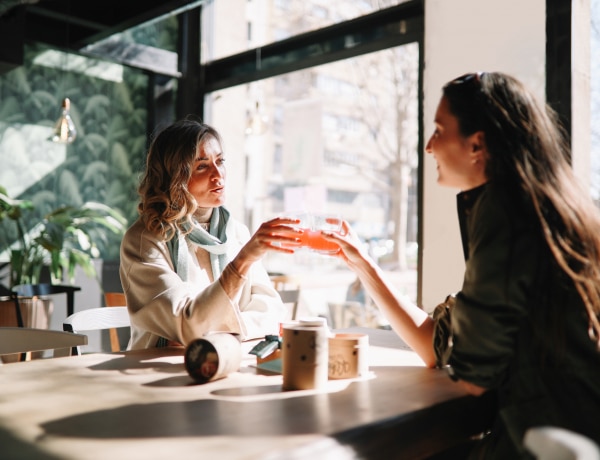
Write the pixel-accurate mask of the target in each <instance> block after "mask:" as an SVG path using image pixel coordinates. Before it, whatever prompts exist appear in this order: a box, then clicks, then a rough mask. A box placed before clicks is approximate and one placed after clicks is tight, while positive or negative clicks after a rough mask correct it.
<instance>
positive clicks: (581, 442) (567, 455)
mask: <svg viewBox="0 0 600 460" xmlns="http://www.w3.org/2000/svg"><path fill="white" fill-rule="evenodd" d="M523 443H524V444H525V447H526V448H527V450H528V451H529V452H530V453H532V454H533V456H534V457H535V458H536V459H538V460H600V446H598V444H596V443H595V442H594V441H592V440H591V439H590V438H588V437H586V436H583V435H581V434H579V433H575V432H573V431H570V430H566V429H564V428H558V427H555V426H536V427H533V428H529V429H528V430H527V432H526V433H525V438H524V440H523Z"/></svg>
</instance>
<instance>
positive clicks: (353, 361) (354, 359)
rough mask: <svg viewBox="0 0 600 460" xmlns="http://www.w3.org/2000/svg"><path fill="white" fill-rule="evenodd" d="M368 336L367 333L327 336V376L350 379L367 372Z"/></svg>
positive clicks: (333, 378) (362, 375)
mask: <svg viewBox="0 0 600 460" xmlns="http://www.w3.org/2000/svg"><path fill="white" fill-rule="evenodd" d="M368 348H369V336H368V335H367V334H341V333H340V334H335V335H334V336H333V337H329V372H328V377H329V378H330V379H332V380H335V379H352V378H357V377H364V376H365V375H367V373H368V372H369V362H368V353H369V350H368Z"/></svg>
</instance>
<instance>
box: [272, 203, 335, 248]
mask: <svg viewBox="0 0 600 460" xmlns="http://www.w3.org/2000/svg"><path fill="white" fill-rule="evenodd" d="M292 217H294V218H297V219H299V220H300V222H299V223H298V224H297V225H296V228H298V229H299V230H302V234H301V235H300V242H299V243H298V244H297V245H294V246H291V245H287V244H285V243H284V244H282V246H283V247H287V248H289V249H298V248H308V249H309V250H311V251H314V252H318V253H320V254H336V253H337V252H339V250H340V247H339V246H338V245H337V244H336V243H334V242H333V241H328V240H327V239H325V238H324V237H323V232H333V233H341V232H342V218H341V217H340V216H339V215H337V214H318V213H302V214H294V215H293V216H292Z"/></svg>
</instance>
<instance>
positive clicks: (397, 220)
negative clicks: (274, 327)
mask: <svg viewBox="0 0 600 460" xmlns="http://www.w3.org/2000/svg"><path fill="white" fill-rule="evenodd" d="M248 3H255V1H254V0H253V1H252V2H248ZM256 3H261V2H256ZM281 3H286V2H274V4H273V5H272V9H269V11H270V13H271V14H272V15H274V17H277V18H279V19H278V20H277V21H275V23H276V24H277V28H278V29H277V30H278V31H279V32H278V33H280V34H281V35H285V34H284V33H283V32H282V28H284V27H288V28H289V30H287V33H288V34H290V35H291V34H295V33H296V32H297V31H296V29H295V27H296V25H297V24H296V23H295V21H292V20H287V21H283V20H281V18H280V17H279V16H278V15H281V14H283V13H282V11H279V10H278V6H281V5H280V4H281ZM291 3H294V2H290V4H291ZM313 3H314V4H315V5H316V6H315V5H312V6H311V4H313ZM351 3H352V2H345V4H346V5H348V4H351ZM358 3H361V4H364V3H365V2H358ZM261 4H263V3H261ZM286 4H287V3H286ZM335 4H336V2H333V4H332V5H335ZM303 5H305V8H306V9H311V8H313V9H311V11H322V12H323V10H321V9H319V8H318V7H317V6H318V5H319V4H318V2H303ZM253 7H254V8H256V7H257V6H256V5H254V6H253ZM217 11H218V10H212V11H211V14H213V15H214V14H217ZM323 15H325V12H323ZM212 19H214V24H219V18H218V17H217V18H214V17H213V18H212ZM238 19H239V18H238ZM288 19H289V18H288ZM248 20H249V21H250V23H251V24H252V27H250V28H248V29H244V30H251V31H253V33H256V34H259V33H265V34H267V32H265V31H262V32H261V27H263V28H264V27H267V26H266V25H265V24H267V23H268V21H260V20H258V19H257V18H256V17H252V18H250V17H249V18H248ZM217 32H218V37H219V38H220V39H221V40H222V41H225V42H226V41H227V39H230V40H234V37H233V36H232V35H231V34H226V35H225V37H226V38H223V34H222V30H219V29H218V27H216V28H215V33H217ZM269 32H273V29H269ZM232 33H233V32H232ZM203 41H204V42H210V40H209V39H207V38H206V37H205V39H204V40H203ZM221 47H223V48H229V49H233V48H234V46H229V45H228V44H227V43H221ZM419 58H420V57H419V46H418V43H417V42H412V43H409V44H406V45H402V46H393V47H389V48H387V49H382V50H379V51H374V52H370V53H362V54H360V55H358V56H355V57H351V58H347V59H341V60H335V61H333V62H329V63H327V64H322V65H315V66H311V67H308V68H305V69H302V70H296V71H291V72H285V73H282V74H280V75H277V76H274V77H271V78H263V79H257V80H254V81H249V82H247V83H243V84H238V85H234V86H229V87H226V88H222V89H218V90H216V91H213V92H211V93H209V94H207V96H206V100H205V118H206V120H207V121H208V122H209V123H212V124H213V125H214V126H215V127H216V128H217V129H218V130H219V131H220V132H221V134H222V135H223V137H224V142H225V151H226V154H227V156H228V163H227V164H228V175H229V178H228V183H229V184H230V185H229V194H228V207H229V208H230V209H231V210H232V212H233V214H234V215H236V216H237V217H238V218H240V219H244V221H245V223H246V224H247V225H248V226H249V227H250V229H251V230H252V231H253V230H255V229H256V228H257V227H258V226H259V225H260V223H261V222H263V221H265V220H267V219H269V218H272V217H274V216H277V215H282V214H286V213H290V212H295V211H298V210H308V211H315V212H333V213H339V214H341V215H342V216H343V218H344V219H346V220H347V221H349V222H350V223H351V224H352V226H353V228H354V229H355V230H356V231H357V233H358V234H359V236H360V238H361V240H362V241H363V242H364V244H365V245H366V246H367V247H368V249H369V251H370V252H371V254H372V255H373V257H374V258H375V259H376V260H378V262H379V264H380V265H381V266H382V267H384V268H385V269H386V270H387V271H388V272H389V274H390V276H392V277H393V279H395V280H397V285H398V288H399V289H400V290H403V291H404V292H405V293H407V294H408V295H409V296H410V297H411V298H413V299H415V300H416V245H417V202H418V200H417V190H418V187H417V185H418V184H417V178H418V166H419V152H418V149H419V147H418V144H419V135H418V133H419V129H418V119H419V103H418V101H419V90H418V88H419V62H420V59H419ZM257 59H260V56H259V57H258V58H257ZM257 67H258V68H259V69H260V62H258V63H257ZM264 262H265V265H266V266H267V269H268V270H269V271H270V272H272V273H286V274H291V275H294V276H296V277H297V278H298V279H300V280H301V288H302V293H303V296H302V297H303V298H302V301H301V305H300V314H302V315H306V314H310V315H322V314H325V315H327V313H328V307H329V304H331V303H339V302H343V301H345V300H347V299H349V298H354V297H356V294H357V293H352V292H349V291H351V289H349V287H350V286H351V284H352V283H353V282H354V280H355V276H354V275H353V274H352V273H351V272H350V271H349V270H348V269H347V268H346V267H345V265H344V263H343V262H341V261H340V260H339V259H337V258H333V257H327V256H323V255H320V254H315V253H312V252H307V251H305V250H301V251H298V252H297V253H296V254H295V255H293V256H290V255H286V254H283V255H279V254H275V253H272V254H269V255H268V256H267V257H266V258H265V261H264ZM353 294H354V297H353ZM358 296H360V293H358ZM370 312H371V313H372V316H370V317H369V318H368V321H367V323H368V324H367V323H365V325H370V326H378V325H383V324H384V323H385V321H384V320H383V318H381V317H379V316H378V315H377V314H376V311H375V310H370ZM335 326H338V327H339V326H340V325H335Z"/></svg>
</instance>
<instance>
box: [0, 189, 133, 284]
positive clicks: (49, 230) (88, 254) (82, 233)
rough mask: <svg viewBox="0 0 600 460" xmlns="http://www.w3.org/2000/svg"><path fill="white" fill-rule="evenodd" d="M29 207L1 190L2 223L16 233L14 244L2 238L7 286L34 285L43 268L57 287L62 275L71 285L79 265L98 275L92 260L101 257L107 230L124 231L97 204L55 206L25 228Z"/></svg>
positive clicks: (116, 216)
mask: <svg viewBox="0 0 600 460" xmlns="http://www.w3.org/2000/svg"><path fill="white" fill-rule="evenodd" d="M33 209H34V206H33V204H32V203H31V202H30V201H28V200H16V199H13V198H10V197H9V196H8V194H7V192H6V189H5V188H4V187H2V186H0V223H2V222H3V221H4V220H5V219H8V220H11V221H13V222H14V225H15V226H16V231H17V238H16V241H9V240H7V239H6V236H4V237H3V238H2V239H0V251H1V253H3V254H6V255H7V256H8V266H9V270H10V275H9V285H10V287H12V286H16V285H18V284H25V283H27V284H38V283H39V282H40V276H41V272H42V267H44V266H47V267H48V268H49V270H50V276H51V281H52V283H56V284H58V283H60V282H62V280H63V278H64V276H65V274H66V277H67V279H68V281H69V283H70V284H73V282H74V277H75V268H76V267H77V266H79V267H81V268H82V270H83V271H84V273H85V274H86V275H88V276H90V277H96V270H95V267H94V264H93V259H94V258H97V257H98V256H99V249H98V243H99V242H103V241H106V236H107V232H112V233H115V234H122V233H123V232H124V231H125V228H126V219H125V218H124V217H123V215H122V214H121V213H120V212H119V211H117V210H115V209H112V208H111V207H109V206H106V205H104V204H101V203H97V202H88V203H85V204H83V205H82V206H79V207H74V206H62V207H59V208H57V209H55V210H53V211H51V212H50V213H48V214H46V215H45V216H44V217H43V218H42V219H41V221H40V222H38V223H37V224H35V225H34V226H33V227H31V228H28V227H27V226H26V224H25V222H26V215H27V214H28V213H30V212H32V211H33ZM6 255H5V259H6Z"/></svg>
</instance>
